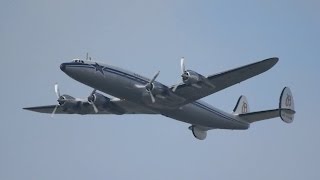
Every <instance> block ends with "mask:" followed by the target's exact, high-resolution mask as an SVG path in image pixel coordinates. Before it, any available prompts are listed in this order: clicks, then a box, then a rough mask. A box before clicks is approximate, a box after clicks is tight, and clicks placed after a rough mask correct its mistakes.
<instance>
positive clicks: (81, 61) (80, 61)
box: [72, 59, 84, 64]
mask: <svg viewBox="0 0 320 180" xmlns="http://www.w3.org/2000/svg"><path fill="white" fill-rule="evenodd" d="M72 62H75V63H82V64H83V63H84V61H83V60H80V59H74V60H73V61H72Z"/></svg>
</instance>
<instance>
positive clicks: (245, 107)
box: [233, 95, 250, 114]
mask: <svg viewBox="0 0 320 180" xmlns="http://www.w3.org/2000/svg"><path fill="white" fill-rule="evenodd" d="M249 112H250V108H249V104H248V100H247V98H246V97H245V96H243V95H242V96H240V97H239V99H238V102H237V104H236V106H235V107H234V109H233V114H246V113H249Z"/></svg>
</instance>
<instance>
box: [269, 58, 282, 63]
mask: <svg viewBox="0 0 320 180" xmlns="http://www.w3.org/2000/svg"><path fill="white" fill-rule="evenodd" d="M267 60H269V61H272V62H273V63H274V64H276V63H277V62H278V61H279V58H278V57H272V58H269V59H267Z"/></svg>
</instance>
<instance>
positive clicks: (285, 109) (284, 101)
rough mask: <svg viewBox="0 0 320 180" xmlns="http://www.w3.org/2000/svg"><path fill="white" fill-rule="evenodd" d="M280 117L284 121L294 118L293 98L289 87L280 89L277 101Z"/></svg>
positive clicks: (287, 121)
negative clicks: (278, 100)
mask: <svg viewBox="0 0 320 180" xmlns="http://www.w3.org/2000/svg"><path fill="white" fill-rule="evenodd" d="M279 109H280V117H281V119H282V120H283V121H284V122H286V123H291V122H292V121H293V119H294V114H295V109H294V100H293V96H292V93H291V90H290V88H288V87H285V88H284V89H283V90H282V93H281V96H280V102H279Z"/></svg>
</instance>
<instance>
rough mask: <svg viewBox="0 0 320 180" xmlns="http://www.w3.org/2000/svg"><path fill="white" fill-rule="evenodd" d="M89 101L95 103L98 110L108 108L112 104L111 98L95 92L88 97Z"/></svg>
mask: <svg viewBox="0 0 320 180" xmlns="http://www.w3.org/2000/svg"><path fill="white" fill-rule="evenodd" d="M88 101H89V102H91V103H94V104H95V105H96V106H97V107H98V108H99V107H101V108H106V107H107V106H108V104H109V102H110V98H107V97H105V96H104V95H102V94H100V93H97V92H95V93H94V94H92V95H91V96H89V97H88Z"/></svg>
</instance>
